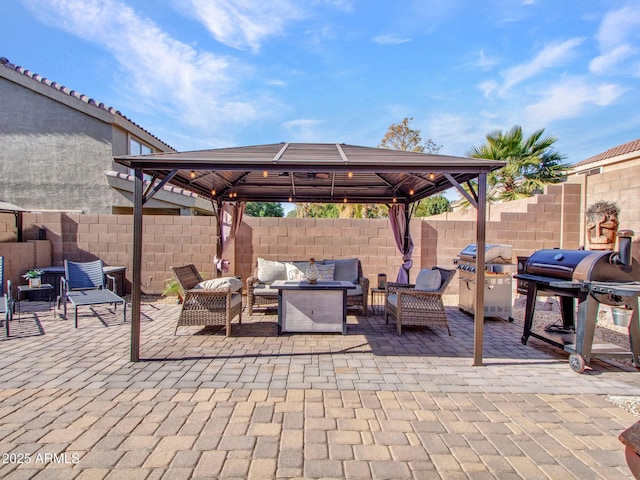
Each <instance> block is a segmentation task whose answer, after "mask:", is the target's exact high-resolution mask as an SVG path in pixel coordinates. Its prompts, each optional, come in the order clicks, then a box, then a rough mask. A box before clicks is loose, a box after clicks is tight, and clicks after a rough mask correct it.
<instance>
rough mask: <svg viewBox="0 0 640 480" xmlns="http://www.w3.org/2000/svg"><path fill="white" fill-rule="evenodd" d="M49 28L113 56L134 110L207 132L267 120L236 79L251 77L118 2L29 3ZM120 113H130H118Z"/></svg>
mask: <svg viewBox="0 0 640 480" xmlns="http://www.w3.org/2000/svg"><path fill="white" fill-rule="evenodd" d="M26 4H27V5H28V7H29V8H30V9H31V10H32V11H33V12H34V14H35V15H36V16H38V17H39V18H41V19H42V20H43V21H45V22H46V23H49V24H51V25H53V26H57V27H59V28H62V29H64V30H65V31H67V32H68V33H70V34H72V35H75V36H77V37H80V38H82V39H83V40H86V41H90V42H94V43H97V44H99V45H100V46H101V47H102V48H104V49H106V50H108V51H110V52H111V54H112V55H113V56H114V57H115V59H116V60H117V61H118V62H119V64H120V65H121V67H122V68H123V69H124V70H125V71H127V72H128V76H127V78H126V79H125V82H126V83H125V84H124V85H123V86H122V87H120V90H122V92H123V95H124V96H127V97H130V98H131V99H132V108H140V106H141V105H144V104H147V105H148V106H149V107H151V108H152V109H153V110H154V111H156V112H158V113H160V114H161V115H166V116H170V117H173V118H175V119H176V121H177V122H179V123H181V124H183V125H185V126H191V127H196V128H198V129H201V130H202V131H206V132H207V134H208V135H211V132H212V131H214V130H215V127H216V126H221V125H224V124H228V123H229V122H238V123H242V122H246V121H248V120H252V119H255V118H257V117H259V116H262V115H264V113H263V112H264V111H268V110H269V109H268V108H263V107H261V106H260V105H259V103H260V101H262V100H263V99H255V98H253V99H247V98H246V96H245V95H241V93H240V92H239V88H241V87H239V86H238V81H237V78H240V77H241V75H240V73H243V74H244V75H248V74H249V73H250V72H248V71H247V69H246V68H245V67H242V66H240V65H238V64H234V63H233V61H232V60H231V59H230V58H226V57H223V56H219V55H214V54H213V53H211V52H207V51H199V50H196V49H195V48H193V47H192V46H190V45H187V44H185V43H183V42H181V41H178V40H176V39H174V38H172V37H171V36H169V35H168V34H167V33H166V32H164V31H162V30H161V29H160V28H158V26H157V25H156V24H154V23H153V22H152V21H150V20H149V19H146V18H142V17H140V16H138V15H137V14H136V12H135V11H134V10H133V9H132V8H131V7H129V6H128V5H126V4H124V3H122V2H120V1H118V0H95V1H91V2H88V1H80V0H27V1H26ZM119 108H120V109H121V110H122V111H124V112H126V109H125V108H123V107H119Z"/></svg>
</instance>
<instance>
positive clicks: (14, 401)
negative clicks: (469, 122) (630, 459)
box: [0, 303, 640, 480]
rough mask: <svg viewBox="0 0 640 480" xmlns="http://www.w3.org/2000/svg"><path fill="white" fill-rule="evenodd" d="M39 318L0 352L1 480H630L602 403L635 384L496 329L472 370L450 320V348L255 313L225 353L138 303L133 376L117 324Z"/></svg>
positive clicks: (372, 325)
mask: <svg viewBox="0 0 640 480" xmlns="http://www.w3.org/2000/svg"><path fill="white" fill-rule="evenodd" d="M47 307H48V305H47V304H40V303H32V304H29V303H25V304H23V316H22V321H21V322H20V323H18V322H17V320H16V321H14V322H13V325H12V326H13V334H14V336H12V337H11V338H9V339H7V338H6V337H5V336H4V333H2V336H0V358H1V359H2V368H1V369H0V387H1V390H0V478H3V479H26V478H37V479H58V478H60V479H102V478H106V479H119V478H126V479H127V480H135V479H170V480H173V479H183V478H184V479H188V478H203V479H204V478H211V479H247V478H248V479H293V478H307V479H320V478H323V479H325V478H336V479H403V480H404V479H432V478H433V479H439V478H442V479H476V478H477V479H512V478H513V479H515V478H525V479H537V478H540V479H567V478H576V479H588V478H593V479H607V480H608V479H618V478H632V476H631V474H630V472H629V470H628V468H627V467H626V463H625V460H624V454H623V447H622V444H621V443H620V442H619V441H618V440H617V436H618V434H619V433H620V432H621V431H622V430H624V429H625V428H627V427H628V426H629V425H631V424H633V423H634V422H635V421H637V420H638V418H637V417H634V416H633V415H631V414H630V413H628V412H626V411H625V410H623V409H621V408H619V407H617V406H615V405H613V404H612V403H610V402H608V401H607V398H606V396H607V395H622V396H626V395H629V396H635V395H640V373H638V372H635V371H631V370H629V369H624V368H618V367H617V366H614V365H610V364H607V363H604V362H601V361H594V362H593V370H591V371H588V372H587V373H585V374H584V375H577V374H575V373H573V372H572V371H571V369H570V368H569V365H568V362H567V355H566V354H565V353H563V352H560V351H559V350H557V349H555V348H553V347H551V346H549V345H546V344H544V343H542V342H538V341H536V340H535V339H531V340H530V341H529V343H528V345H526V346H523V345H522V344H521V343H520V336H521V335H522V331H521V327H519V326H517V325H515V324H510V323H507V322H505V321H495V320H487V322H486V324H485V340H484V343H485V345H484V347H485V348H484V351H485V365H484V366H482V367H472V366H471V358H472V351H473V322H472V320H471V319H470V318H469V317H467V316H466V315H464V314H461V313H460V312H458V311H457V309H455V308H452V309H450V311H449V313H450V322H451V330H452V333H453V336H452V337H449V336H448V335H447V333H446V330H443V329H434V330H429V329H407V330H406V331H405V333H404V334H403V335H402V336H401V337H398V336H396V335H395V329H394V328H393V327H392V326H387V325H385V323H384V320H383V318H382V317H379V316H370V317H367V318H365V317H360V316H349V328H348V335H346V336H342V335H323V334H315V335H302V334H296V335H283V336H277V334H276V325H275V322H276V316H275V315H274V314H266V315H265V314H259V315H254V316H253V317H249V316H248V315H244V320H243V324H242V326H238V325H235V327H234V334H235V336H234V337H231V338H226V337H225V336H224V333H220V332H215V331H213V332H210V331H209V332H208V331H206V330H205V331H204V332H203V331H202V329H199V328H196V327H190V328H182V329H180V330H179V331H178V335H177V336H174V335H173V330H174V328H175V321H176V318H177V315H178V309H179V307H178V306H174V305H163V304H149V305H143V325H142V350H141V356H142V357H143V359H144V361H142V362H140V363H135V364H133V363H130V362H129V361H128V358H129V348H130V343H129V342H130V340H129V335H130V325H129V324H125V325H123V324H122V323H120V320H121V317H120V316H119V315H116V316H114V315H112V314H111V313H110V312H109V310H108V309H107V308H106V307H104V308H100V307H98V308H96V309H95V312H94V313H95V314H92V313H91V312H89V311H88V310H87V311H86V312H82V311H81V312H80V316H79V328H78V329H77V330H76V329H74V328H73V323H72V321H65V320H62V319H60V318H59V317H58V316H57V315H53V314H52V313H51V311H49V310H48V309H47Z"/></svg>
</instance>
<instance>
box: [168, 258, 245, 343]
mask: <svg viewBox="0 0 640 480" xmlns="http://www.w3.org/2000/svg"><path fill="white" fill-rule="evenodd" d="M171 271H172V272H173V274H174V275H175V277H176V279H177V280H178V283H179V284H180V288H181V290H182V298H183V299H184V300H183V302H182V310H181V311H180V317H178V324H177V325H176V329H175V331H174V335H175V334H176V333H177V331H178V327H181V326H194V325H202V326H208V325H224V326H225V327H226V334H227V337H229V336H231V320H233V318H234V317H235V316H236V315H238V320H239V322H238V323H242V283H240V282H238V285H237V286H236V287H229V286H226V287H221V288H215V289H206V288H194V287H196V286H197V285H198V284H199V283H200V282H202V281H203V278H202V276H201V275H200V273H199V272H198V270H197V269H196V267H195V265H193V264H190V265H185V266H183V267H171ZM220 280H222V279H220Z"/></svg>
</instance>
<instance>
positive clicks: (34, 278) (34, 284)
mask: <svg viewBox="0 0 640 480" xmlns="http://www.w3.org/2000/svg"><path fill="white" fill-rule="evenodd" d="M43 273H44V272H43V271H42V270H37V269H33V270H28V271H27V273H25V274H24V275H23V276H22V277H23V278H24V279H25V280H29V286H30V287H31V288H38V287H40V285H42V282H41V281H40V277H42V274H43Z"/></svg>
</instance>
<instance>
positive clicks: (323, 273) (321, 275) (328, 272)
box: [316, 263, 336, 282]
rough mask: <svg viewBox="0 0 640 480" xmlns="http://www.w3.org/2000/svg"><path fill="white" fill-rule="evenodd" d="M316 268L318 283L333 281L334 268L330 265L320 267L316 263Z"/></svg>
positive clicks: (320, 265)
mask: <svg viewBox="0 0 640 480" xmlns="http://www.w3.org/2000/svg"><path fill="white" fill-rule="evenodd" d="M316 267H318V280H320V281H325V282H326V281H333V272H334V271H335V268H336V266H335V265H334V264H333V263H331V264H329V265H322V264H318V263H316Z"/></svg>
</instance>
